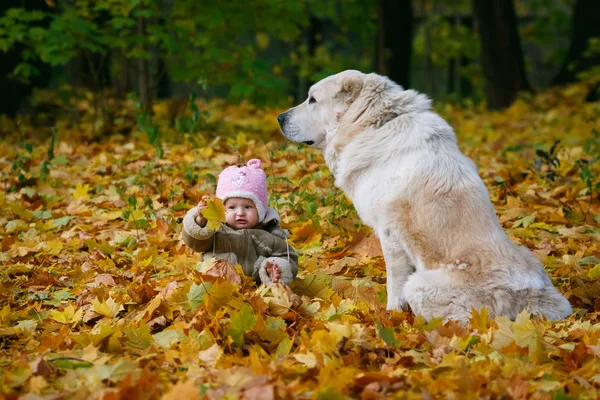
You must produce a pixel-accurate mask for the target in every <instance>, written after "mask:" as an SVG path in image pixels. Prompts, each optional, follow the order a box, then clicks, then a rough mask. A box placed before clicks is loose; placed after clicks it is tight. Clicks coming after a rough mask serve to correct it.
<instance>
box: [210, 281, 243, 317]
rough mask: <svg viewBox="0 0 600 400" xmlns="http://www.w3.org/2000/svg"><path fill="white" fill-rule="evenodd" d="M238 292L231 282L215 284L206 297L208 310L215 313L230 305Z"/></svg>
mask: <svg viewBox="0 0 600 400" xmlns="http://www.w3.org/2000/svg"><path fill="white" fill-rule="evenodd" d="M236 290H237V286H236V285H234V284H233V283H231V282H229V281H225V282H221V283H215V284H213V285H212V286H211V287H210V289H208V294H207V296H206V297H205V299H206V306H207V307H208V310H209V311H210V312H214V311H216V310H217V309H219V308H221V307H223V306H224V305H225V304H227V303H229V302H230V301H231V299H232V298H233V294H234V292H235V291H236Z"/></svg>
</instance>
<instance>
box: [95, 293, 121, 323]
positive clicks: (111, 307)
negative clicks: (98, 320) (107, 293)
mask: <svg viewBox="0 0 600 400" xmlns="http://www.w3.org/2000/svg"><path fill="white" fill-rule="evenodd" d="M92 306H93V310H94V311H95V312H97V313H98V314H100V315H104V316H105V317H109V318H114V317H116V316H117V315H118V314H119V312H120V311H123V310H124V309H125V308H124V307H123V305H122V304H120V303H117V302H116V301H114V300H113V298H112V297H109V298H108V300H106V302H104V301H101V300H99V299H98V298H97V297H96V298H95V299H94V300H92Z"/></svg>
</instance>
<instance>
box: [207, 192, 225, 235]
mask: <svg viewBox="0 0 600 400" xmlns="http://www.w3.org/2000/svg"><path fill="white" fill-rule="evenodd" d="M205 201H206V208H203V209H202V215H203V216H204V218H206V221H207V222H206V228H207V229H210V230H213V231H216V230H218V229H219V228H220V227H221V223H223V222H225V221H226V219H225V205H224V204H223V201H222V200H221V199H219V198H218V197H213V198H210V199H206V200H205Z"/></svg>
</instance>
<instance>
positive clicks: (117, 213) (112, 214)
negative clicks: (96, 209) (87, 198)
mask: <svg viewBox="0 0 600 400" xmlns="http://www.w3.org/2000/svg"><path fill="white" fill-rule="evenodd" d="M100 216H101V217H102V218H106V219H117V218H121V217H122V216H123V211H119V210H114V211H107V212H104V213H102V214H100Z"/></svg>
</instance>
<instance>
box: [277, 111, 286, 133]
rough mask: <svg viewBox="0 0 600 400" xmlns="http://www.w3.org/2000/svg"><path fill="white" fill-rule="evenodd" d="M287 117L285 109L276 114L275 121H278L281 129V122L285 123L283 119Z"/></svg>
mask: <svg viewBox="0 0 600 400" xmlns="http://www.w3.org/2000/svg"><path fill="white" fill-rule="evenodd" d="M286 119H287V111H286V112H282V113H281V114H279V115H278V116H277V122H279V126H280V127H281V129H283V124H285V120H286Z"/></svg>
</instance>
